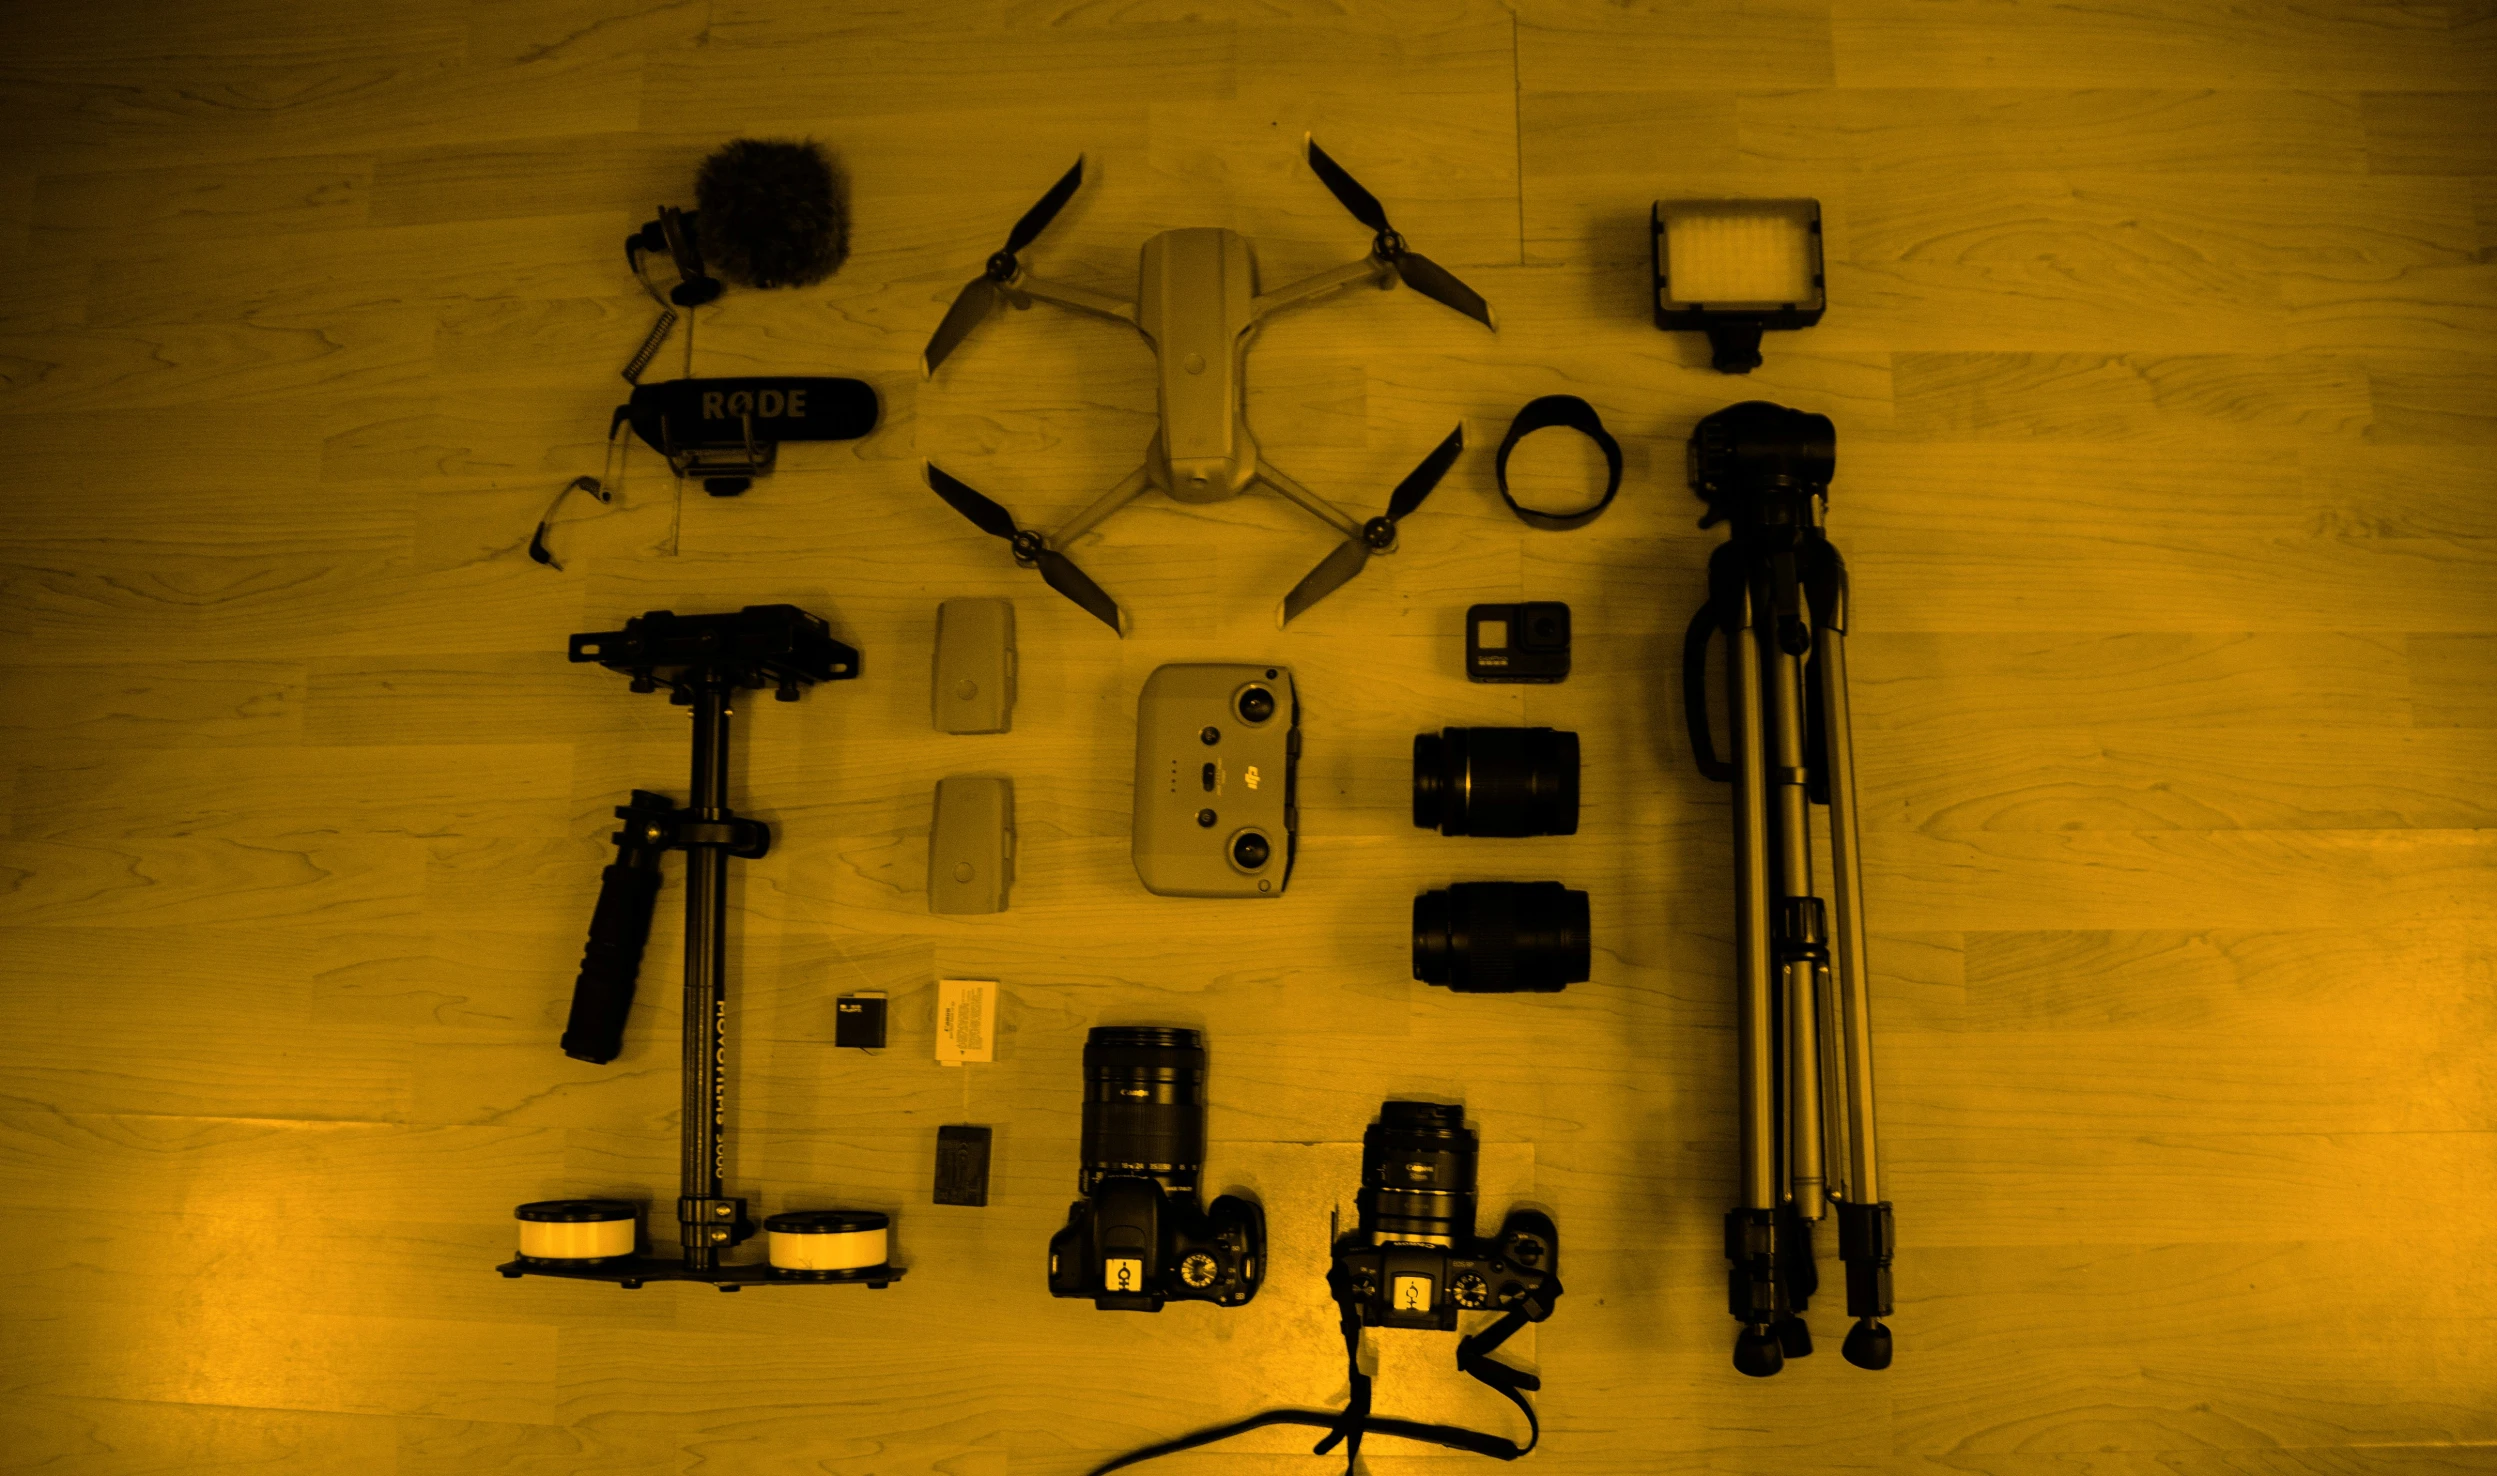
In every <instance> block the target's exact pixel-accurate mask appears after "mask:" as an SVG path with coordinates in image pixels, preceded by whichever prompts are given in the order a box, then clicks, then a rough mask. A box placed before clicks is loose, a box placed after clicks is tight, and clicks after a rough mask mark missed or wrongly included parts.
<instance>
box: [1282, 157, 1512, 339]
mask: <svg viewBox="0 0 2497 1476" xmlns="http://www.w3.org/2000/svg"><path fill="white" fill-rule="evenodd" d="M1308 143H1309V167H1310V168H1312V169H1314V170H1316V171H1318V178H1319V179H1320V180H1322V181H1324V182H1325V184H1326V187H1327V189H1328V191H1329V192H1331V193H1332V194H1333V195H1334V196H1335V198H1336V199H1337V200H1339V201H1341V202H1342V203H1343V206H1344V208H1345V209H1346V210H1349V211H1351V212H1352V213H1353V219H1355V220H1357V221H1360V222H1361V223H1362V224H1363V225H1366V226H1368V227H1369V228H1370V229H1371V230H1373V231H1375V232H1377V233H1378V238H1377V240H1375V241H1373V242H1372V243H1371V246H1370V250H1371V251H1372V252H1373V253H1374V254H1375V255H1376V256H1377V257H1378V258H1379V260H1381V261H1383V262H1386V263H1387V264H1388V265H1389V266H1392V267H1394V268H1395V269H1396V275H1397V276H1399V277H1402V278H1404V283H1405V285H1406V286H1407V287H1410V288H1412V289H1413V290H1414V291H1416V292H1419V293H1421V294H1422V295H1423V296H1424V297H1427V298H1431V299H1432V300H1434V301H1437V302H1444V303H1446V304H1447V305H1448V306H1450V307H1452V308H1455V309H1456V310H1457V311H1458V312H1461V313H1463V314H1465V315H1466V316H1467V317H1469V318H1472V319H1473V320H1474V321H1476V322H1478V323H1480V324H1482V325H1483V326H1484V327H1486V328H1489V329H1490V330H1492V331H1493V332H1495V333H1497V332H1498V331H1499V330H1500V325H1499V324H1498V323H1497V322H1494V321H1493V320H1492V316H1491V304H1490V303H1487V302H1485V301H1483V295H1482V294H1481V293H1479V292H1476V291H1475V290H1474V289H1473V288H1471V287H1468V286H1466V285H1465V284H1464V283H1463V282H1460V281H1458V280H1457V279H1456V276H1455V274H1454V273H1452V272H1450V271H1449V270H1448V269H1447V268H1446V267H1443V266H1441V265H1440V264H1439V263H1437V262H1435V261H1433V260H1431V259H1430V258H1429V257H1427V256H1423V255H1420V254H1418V253H1416V252H1413V251H1409V250H1407V249H1406V248H1405V238H1404V237H1403V236H1401V235H1399V234H1397V232H1396V228H1395V227H1394V226H1391V225H1389V224H1388V223H1387V211H1386V209H1385V208H1384V207H1382V206H1381V205H1380V204H1379V197H1378V196H1376V195H1373V194H1371V193H1370V192H1369V191H1368V190H1365V189H1363V188H1362V187H1361V182H1360V181H1359V180H1356V179H1354V178H1353V177H1352V176H1351V175H1350V174H1347V173H1345V172H1344V166H1343V165H1341V164H1338V163H1336V162H1335V161H1334V160H1333V159H1330V158H1328V157H1327V151H1326V150H1324V149H1322V148H1320V147H1318V141H1317V140H1316V139H1314V138H1312V139H1310V140H1308Z"/></svg>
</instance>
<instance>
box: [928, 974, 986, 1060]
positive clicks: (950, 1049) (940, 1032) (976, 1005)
mask: <svg viewBox="0 0 2497 1476" xmlns="http://www.w3.org/2000/svg"><path fill="white" fill-rule="evenodd" d="M996 1042H997V981H996V980H994V979H939V980H937V981H936V1059H937V1063H938V1064H939V1065H942V1066H960V1065H961V1064H963V1063H964V1062H965V1061H994V1060H996V1059H997V1044H996Z"/></svg>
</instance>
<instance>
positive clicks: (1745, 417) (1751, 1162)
mask: <svg viewBox="0 0 2497 1476" xmlns="http://www.w3.org/2000/svg"><path fill="white" fill-rule="evenodd" d="M1836 445H1837V439H1836V432H1835V430H1834V428H1833V427H1832V426H1831V424H1830V421H1829V418H1828V417H1827V416H1824V415H1812V414H1807V413H1805V412H1803V411H1800V410H1789V409H1786V408H1785V407H1783V406H1779V405H1772V404H1769V403H1767V402H1765V401H1761V400H1748V401H1745V402H1743V403H1742V404H1739V405H1732V406H1728V407H1727V408H1725V409H1723V410H1720V411H1718V412H1717V413H1716V414H1714V415H1711V416H1709V417H1707V418H1706V419H1705V420H1702V421H1701V422H1700V423H1699V425H1698V427H1697V428H1696V429H1695V430H1694V431H1693V432H1692V434H1691V443H1690V481H1691V490H1692V491H1693V492H1695V493H1697V494H1698V495H1699V496H1700V497H1701V498H1702V499H1703V500H1704V501H1706V502H1707V504H1708V514H1707V516H1706V517H1704V518H1702V519H1701V520H1700V526H1701V527H1703V528H1706V527H1710V526H1713V525H1714V524H1717V523H1720V522H1722V523H1726V524H1728V525H1729V532H1730V534H1731V536H1730V537H1729V538H1728V539H1727V541H1726V542H1725V543H1724V544H1723V545H1721V546H1719V547H1718V549H1717V550H1716V552H1715V554H1714V555H1712V556H1711V557H1710V559H1709V561H1708V602H1707V603H1706V604H1704V605H1702V606H1701V607H1700V609H1699V612H1698V613H1697V614H1696V615H1694V616H1693V617H1692V618H1691V624H1690V628H1689V630H1688V632H1687V633H1686V634H1685V636H1684V639H1683V646H1682V701H1683V711H1684V715H1685V717H1686V719H1687V720H1688V722H1689V725H1690V733H1691V751H1692V754H1693V756H1694V757H1695V758H1696V759H1697V760H1698V763H1699V769H1700V772H1701V773H1703V774H1705V775H1707V776H1708V777H1709V778H1711V779H1715V780H1720V781H1729V780H1730V781H1731V782H1732V783H1733V785H1734V867H1735V968H1736V974H1737V977H1738V984H1739V987H1740V990H1741V994H1740V1009H1739V1019H1738V1025H1739V1031H1738V1035H1739V1042H1740V1050H1741V1068H1740V1073H1739V1075H1740V1082H1741V1087H1740V1091H1741V1120H1742V1149H1741V1155H1742V1203H1741V1204H1740V1205H1739V1206H1738V1207H1737V1208H1735V1209H1732V1210H1729V1211H1728V1212H1727V1213H1726V1217H1725V1251H1726V1259H1727V1260H1728V1261H1730V1262H1732V1266H1731V1268H1730V1270H1729V1272H1728V1303H1729V1306H1730V1309H1731V1310H1732V1312H1733V1314H1734V1317H1735V1319H1736V1320H1737V1321H1739V1322H1741V1323H1742V1324H1743V1330H1742V1332H1741V1334H1740V1335H1739V1336H1738V1337H1737V1338H1736V1340H1735V1345H1734V1366H1735V1367H1736V1368H1738V1369H1740V1370H1742V1371H1743V1372H1744V1373H1746V1374H1750V1375H1752V1376H1754V1377H1765V1376H1767V1375H1769V1374H1773V1373H1776V1372H1777V1371H1778V1370H1779V1369H1780V1368H1781V1367H1783V1366H1784V1363H1785V1360H1786V1359H1787V1358H1788V1357H1801V1356H1803V1355H1805V1354H1808V1353H1810V1352H1811V1351H1812V1335H1811V1332H1810V1330H1809V1329H1808V1328H1807V1327H1806V1326H1805V1325H1804V1321H1803V1318H1802V1316H1801V1315H1800V1314H1801V1313H1802V1312H1803V1311H1804V1310H1805V1308H1806V1306H1807V1305H1808V1304H1809V1302H1810V1300H1811V1295H1812V1293H1813V1291H1814V1290H1815V1289H1816V1288H1817V1285H1818V1272H1817V1271H1816V1270H1815V1268H1814V1266H1813V1261H1812V1226H1813V1225H1814V1224H1815V1223H1817V1222H1818V1221H1819V1220H1820V1219H1821V1217H1822V1215H1823V1214H1824V1213H1825V1212H1826V1210H1827V1207H1828V1206H1829V1205H1831V1204H1835V1205H1836V1206H1837V1210H1838V1231H1839V1237H1838V1238H1839V1256H1840V1259H1841V1260H1843V1261H1844V1262H1845V1263H1846V1267H1847V1312H1848V1315H1850V1316H1852V1317H1854V1318H1855V1319H1856V1324H1855V1326H1854V1328H1853V1329H1851V1330H1850V1331H1849V1332H1848V1334H1847V1339H1846V1344H1845V1348H1844V1352H1845V1355H1846V1359H1847V1361H1848V1362H1849V1363H1852V1364H1855V1365H1856V1366H1857V1367H1859V1368H1874V1369H1878V1368H1887V1367H1889V1366H1890V1330H1889V1329H1888V1328H1887V1327H1885V1326H1884V1325H1883V1324H1882V1322H1881V1320H1880V1319H1881V1318H1883V1317H1886V1316H1888V1315H1889V1313H1890V1258H1891V1251H1892V1248H1893V1240H1892V1232H1891V1222H1890V1204H1889V1202H1888V1201H1887V1200H1884V1199H1883V1198H1882V1197H1881V1181H1880V1177H1879V1172H1880V1165H1879V1162H1878V1160H1877V1158H1876V1156H1875V1153H1874V1139H1873V1041H1872V1019H1871V1012H1870V1002H1869V991H1868V987H1867V982H1866V965H1865V948H1864V937H1865V927H1864V880H1863V870H1862V865H1861V860H1860V852H1859V851H1858V849H1857V844H1856V838H1857V832H1856V792H1855V752H1854V748H1853V745H1852V742H1851V740H1850V738H1849V736H1848V725H1847V659H1846V627H1847V568H1846V563H1845V561H1844V560H1842V559H1841V558H1840V557H1839V554H1838V550H1837V549H1836V548H1835V547H1834V546H1833V545H1832V544H1831V543H1830V542H1829V539H1828V537H1827V536H1826V535H1825V534H1824V533H1823V531H1822V527H1821V518H1822V513H1823V511H1824V509H1825V508H1826V506H1827V502H1828V498H1829V480H1830V472H1831V470H1832V468H1833V467H1834V466H1835V465H1836V463H1837V452H1836ZM1717 631H1722V632H1724V635H1725V640H1726V655H1725V676H1726V696H1727V704H1728V722H1729V734H1730V747H1731V748H1732V750H1733V752H1732V754H1731V755H1730V756H1729V757H1727V758H1723V759H1721V758H1719V757H1718V756H1717V754H1716V751H1715V748H1714V745H1713V744H1712V742H1711V740H1710V737H1709V732H1708V681H1707V660H1708V642H1709V637H1710V635H1711V634H1712V633H1714V632H1717ZM1764 633H1765V635H1766V636H1767V639H1766V640H1763V639H1762V636H1763V634H1764ZM1815 803H1818V804H1822V805H1825V806H1827V807H1828V809H1829V851H1830V872H1831V880H1830V897H1831V900H1832V901H1833V902H1834V903H1835V908H1834V911H1835V913H1836V916H1835V919H1834V921H1835V924H1836V926H1835V928H1834V930H1833V928H1832V927H1831V925H1830V924H1831V919H1829V918H1828V917H1827V916H1826V914H1825V913H1824V911H1823V907H1822V903H1821V898H1820V897H1819V895H1818V894H1817V893H1816V891H1815V889H1814V886H1813V879H1812V838H1811V831H1810V812H1811V806H1812V805H1813V804H1815ZM1840 1141H1843V1142H1844V1144H1845V1146H1846V1152H1845V1154H1844V1155H1843V1156H1838V1155H1825V1154H1824V1144H1826V1143H1835V1142H1840ZM1825 1158H1826V1159H1828V1160H1829V1161H1828V1162H1827V1164H1826V1167H1825Z"/></svg>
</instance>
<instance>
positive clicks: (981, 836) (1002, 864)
mask: <svg viewBox="0 0 2497 1476" xmlns="http://www.w3.org/2000/svg"><path fill="white" fill-rule="evenodd" d="M1013 882H1014V781H1012V780H1010V779H1005V778H1001V777H997V776H991V775H977V774H956V775H953V776H951V777H950V778H946V779H940V780H938V781H937V786H936V819H935V822H934V824H933V825H932V826H931V827H930V828H929V834H928V910H929V911H930V912H939V913H979V912H1003V911H1005V910H1006V889H1007V887H1009V886H1011V885H1012V884H1013Z"/></svg>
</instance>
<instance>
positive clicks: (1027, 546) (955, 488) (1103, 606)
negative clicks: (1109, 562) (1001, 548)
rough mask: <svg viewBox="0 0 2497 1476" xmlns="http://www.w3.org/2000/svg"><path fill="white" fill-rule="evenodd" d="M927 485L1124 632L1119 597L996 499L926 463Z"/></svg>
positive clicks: (1051, 581) (1102, 619)
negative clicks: (1021, 525)
mask: <svg viewBox="0 0 2497 1476" xmlns="http://www.w3.org/2000/svg"><path fill="white" fill-rule="evenodd" d="M928 485H929V486H930V487H933V488H935V489H936V495H937V496H939V497H942V498H944V499H945V501H946V502H947V504H948V505H950V506H951V507H952V508H953V509H954V511H956V512H958V513H960V514H962V515H963V516H964V517H966V518H969V519H970V520H971V522H972V524H973V525H974V526H975V527H977V528H978V529H979V530H980V531H981V532H983V533H987V534H991V535H993V536H995V537H998V538H1003V539H1004V540H1006V541H1007V542H1008V543H1010V544H1012V545H1014V561H1015V562H1016V563H1018V564H1021V565H1023V566H1024V567H1025V568H1027V569H1029V568H1034V567H1037V568H1038V569H1039V570H1040V577H1041V578H1043V579H1045V580H1047V581H1049V587H1050V588H1051V589H1054V590H1056V591H1057V592H1058V593H1060V594H1062V595H1065V596H1066V597H1067V598H1068V599H1070V600H1073V601H1074V602H1075V603H1076V604H1078V605H1081V606H1083V607H1084V610H1085V613H1087V614H1089V615H1091V616H1092V617H1093V618H1094V619H1096V620H1099V621H1100V622H1101V623H1102V624H1104V625H1107V626H1108V627H1110V629H1112V630H1115V631H1117V632H1118V633H1119V634H1120V635H1125V634H1126V633H1127V627H1126V625H1125V623H1124V621H1123V619H1122V617H1121V616H1120V614H1119V608H1118V601H1116V600H1114V599H1111V598H1110V597H1109V596H1108V595H1107V594H1105V593H1103V592H1102V589H1101V586H1100V585H1098V584H1095V583H1093V582H1092V579H1091V578H1090V576H1088V575H1086V574H1085V573H1084V571H1083V570H1081V569H1078V568H1076V567H1075V561H1074V560H1073V559H1070V558H1068V557H1067V556H1066V555H1065V554H1062V553H1060V552H1058V551H1057V550H1056V549H1054V548H1051V547H1050V546H1049V544H1048V541H1047V540H1046V539H1044V538H1042V537H1041V535H1039V534H1038V533H1034V532H1031V531H1030V530H1028V529H1024V528H1018V527H1016V526H1015V525H1014V515H1013V514H1012V513H1009V512H1007V511H1006V510H1005V509H1004V508H1002V507H1000V506H998V505H997V504H996V502H994V501H993V500H991V499H990V498H987V497H985V496H982V495H981V494H980V493H978V492H975V491H973V490H972V489H971V488H969V487H966V486H964V485H963V484H962V483H960V482H958V481H956V480H954V479H953V478H952V477H950V476H947V475H946V474H945V473H944V472H943V471H941V470H939V469H938V468H937V465H936V463H935V462H929V463H928Z"/></svg>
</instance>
